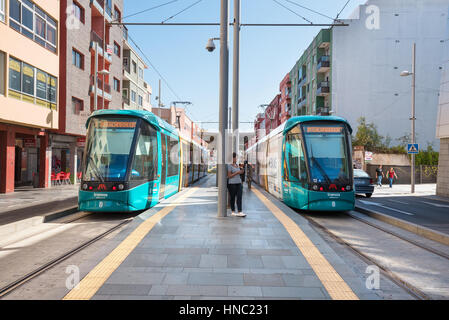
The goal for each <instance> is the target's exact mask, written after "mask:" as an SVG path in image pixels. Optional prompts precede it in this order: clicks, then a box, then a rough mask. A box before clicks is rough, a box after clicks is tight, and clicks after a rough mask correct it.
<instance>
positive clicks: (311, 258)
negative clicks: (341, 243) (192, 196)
mask: <svg viewBox="0 0 449 320" xmlns="http://www.w3.org/2000/svg"><path fill="white" fill-rule="evenodd" d="M253 191H254V193H255V194H256V196H257V197H258V198H259V199H260V200H261V201H262V202H263V204H264V205H265V206H266V207H267V208H268V209H269V210H270V211H271V212H272V213H273V215H274V216H275V217H276V218H277V219H278V220H279V221H280V222H281V223H282V225H283V226H284V227H285V229H286V230H287V232H288V233H289V234H290V236H291V238H292V239H293V241H294V242H295V243H296V245H297V246H298V248H299V250H300V251H301V253H302V254H303V256H304V257H305V258H306V260H307V262H308V263H309V264H310V266H311V267H312V269H313V271H314V272H315V273H316V275H317V277H318V279H320V281H321V283H322V284H323V286H324V288H326V290H327V292H328V293H329V295H330V296H331V298H332V299H334V300H358V299H359V298H358V297H357V295H356V294H355V293H354V292H353V291H352V289H351V288H350V287H349V286H348V285H347V284H346V282H345V281H344V280H343V279H342V277H341V276H340V275H339V274H338V273H337V271H335V269H334V268H333V267H332V265H331V264H330V263H329V262H328V261H327V260H326V258H325V257H324V256H323V255H322V254H321V252H320V251H319V250H318V249H317V247H316V246H315V245H314V244H313V242H312V241H311V240H310V239H309V238H308V237H307V236H306V234H305V233H304V232H303V231H302V230H301V228H299V226H298V225H297V224H296V223H295V222H294V221H293V220H292V219H290V218H289V217H288V216H287V215H286V214H285V213H284V212H282V210H281V209H279V208H278V207H277V206H276V205H274V204H273V203H272V202H271V201H270V200H268V199H267V197H265V196H264V195H263V194H262V193H261V192H260V191H259V190H257V189H256V188H253Z"/></svg>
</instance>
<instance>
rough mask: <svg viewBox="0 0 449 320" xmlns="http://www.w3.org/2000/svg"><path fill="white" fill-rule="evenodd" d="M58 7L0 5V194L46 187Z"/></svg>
mask: <svg viewBox="0 0 449 320" xmlns="http://www.w3.org/2000/svg"><path fill="white" fill-rule="evenodd" d="M59 4H60V2H59V1H58V0H33V1H31V0H0V35H1V36H0V193H9V192H14V189H15V188H16V187H20V186H22V185H27V184H32V185H34V186H36V187H47V186H49V185H50V183H51V182H50V174H51V139H50V134H49V131H50V130H57V129H58V128H59V113H60V97H59V95H58V88H59V86H60V74H59V73H60V72H59V56H60V41H59V34H60V13H59V12H60V10H59Z"/></svg>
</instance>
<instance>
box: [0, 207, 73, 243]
mask: <svg viewBox="0 0 449 320" xmlns="http://www.w3.org/2000/svg"><path fill="white" fill-rule="evenodd" d="M75 212H78V206H73V207H69V208H64V209H63V210H60V211H53V212H50V213H48V214H45V215H41V216H37V217H32V218H28V219H24V220H20V221H16V222H12V223H9V224H6V225H3V226H0V235H2V236H9V235H11V234H13V233H15V232H19V231H23V230H25V229H27V228H30V227H34V226H37V225H40V224H43V223H48V222H51V221H54V220H56V219H59V218H62V217H65V216H68V215H71V214H73V213H75Z"/></svg>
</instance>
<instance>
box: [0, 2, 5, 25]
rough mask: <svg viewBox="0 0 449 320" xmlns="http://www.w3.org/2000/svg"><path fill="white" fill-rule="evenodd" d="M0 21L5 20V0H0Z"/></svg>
mask: <svg viewBox="0 0 449 320" xmlns="http://www.w3.org/2000/svg"><path fill="white" fill-rule="evenodd" d="M0 21H2V22H5V0H0Z"/></svg>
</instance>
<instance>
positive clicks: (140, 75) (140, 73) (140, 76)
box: [139, 67, 143, 79]
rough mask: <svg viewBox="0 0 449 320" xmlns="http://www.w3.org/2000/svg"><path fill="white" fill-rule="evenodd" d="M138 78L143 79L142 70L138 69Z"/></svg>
mask: <svg viewBox="0 0 449 320" xmlns="http://www.w3.org/2000/svg"><path fill="white" fill-rule="evenodd" d="M139 78H141V79H143V69H142V68H140V67H139Z"/></svg>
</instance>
